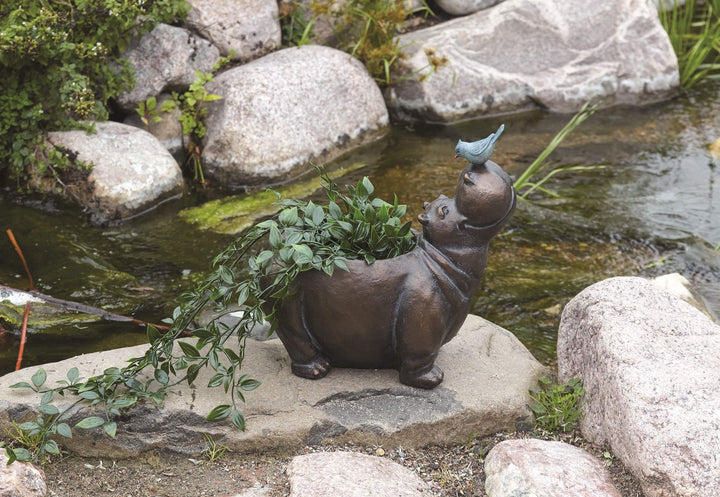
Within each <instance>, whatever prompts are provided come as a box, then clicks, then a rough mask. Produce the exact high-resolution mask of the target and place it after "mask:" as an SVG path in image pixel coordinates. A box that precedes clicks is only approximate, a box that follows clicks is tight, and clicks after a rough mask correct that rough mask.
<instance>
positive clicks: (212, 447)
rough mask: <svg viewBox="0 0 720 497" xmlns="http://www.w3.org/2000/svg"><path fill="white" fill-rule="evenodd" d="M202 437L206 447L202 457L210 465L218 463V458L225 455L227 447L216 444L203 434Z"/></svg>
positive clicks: (212, 439) (210, 437)
mask: <svg viewBox="0 0 720 497" xmlns="http://www.w3.org/2000/svg"><path fill="white" fill-rule="evenodd" d="M203 436H204V437H205V443H206V445H207V447H205V450H204V451H203V455H204V456H205V457H206V458H207V460H208V463H210V464H211V463H214V462H217V461H219V460H220V458H221V457H222V456H224V455H225V452H227V451H228V447H227V445H223V444H220V443H217V442H216V441H215V439H214V438H213V437H212V436H211V435H208V434H207V433H203Z"/></svg>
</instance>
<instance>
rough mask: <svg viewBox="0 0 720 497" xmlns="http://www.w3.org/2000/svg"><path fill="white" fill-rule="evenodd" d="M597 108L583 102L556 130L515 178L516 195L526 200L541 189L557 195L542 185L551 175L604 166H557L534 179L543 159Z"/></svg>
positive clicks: (543, 165)
mask: <svg viewBox="0 0 720 497" xmlns="http://www.w3.org/2000/svg"><path fill="white" fill-rule="evenodd" d="M595 110H597V105H590V103H589V102H587V103H585V105H583V106H582V107H581V108H580V110H579V111H578V112H577V114H575V115H574V116H573V117H572V119H570V121H568V123H567V124H566V125H565V126H563V128H562V129H561V130H560V131H559V132H558V134H557V135H555V137H554V138H553V139H552V140H551V141H550V143H549V144H548V145H547V146H546V147H545V149H544V150H543V151H542V152H541V153H540V155H538V157H537V158H536V159H535V160H534V161H533V162H532V164H530V165H529V166H528V167H527V169H525V171H524V172H523V173H522V174H521V175H520V176H519V177H518V178H517V179H516V180H515V183H514V186H515V190H516V191H517V192H518V197H519V198H521V199H524V200H527V197H528V195H530V194H531V193H532V192H534V191H535V190H538V191H541V192H543V193H545V194H547V195H550V196H553V197H557V196H558V195H557V194H556V193H555V192H553V191H551V190H548V189H547V188H545V187H544V186H543V185H544V184H545V183H546V182H547V181H548V180H549V179H550V178H552V177H553V176H555V175H556V174H558V173H561V172H567V171H585V170H590V169H601V168H603V167H604V166H570V167H559V168H556V169H553V170H551V171H550V172H548V173H547V174H545V176H543V177H542V178H541V179H539V180H536V179H535V178H536V177H537V176H539V175H540V173H541V172H543V170H544V169H545V165H546V164H545V159H547V157H548V156H549V155H550V154H551V153H552V152H553V150H555V149H556V148H557V146H558V145H560V143H562V141H563V140H564V139H565V137H566V136H567V135H569V134H570V133H572V132H573V130H575V128H577V127H578V126H579V125H580V124H582V123H583V122H584V121H585V120H586V119H587V118H588V117H590V116H591V115H593V113H594V112H595Z"/></svg>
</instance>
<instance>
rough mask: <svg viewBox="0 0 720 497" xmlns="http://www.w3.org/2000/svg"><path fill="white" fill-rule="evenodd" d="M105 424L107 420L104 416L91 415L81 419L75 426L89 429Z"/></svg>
mask: <svg viewBox="0 0 720 497" xmlns="http://www.w3.org/2000/svg"><path fill="white" fill-rule="evenodd" d="M104 424H105V420H104V419H103V418H101V417H98V416H90V417H87V418H85V419H83V420H81V421H80V422H79V423H78V424H76V425H75V427H76V428H82V429H84V430H89V429H91V428H97V427H98V426H102V425H104Z"/></svg>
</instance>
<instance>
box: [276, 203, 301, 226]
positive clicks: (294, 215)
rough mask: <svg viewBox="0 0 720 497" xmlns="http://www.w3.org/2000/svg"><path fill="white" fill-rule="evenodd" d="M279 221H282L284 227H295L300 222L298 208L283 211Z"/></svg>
mask: <svg viewBox="0 0 720 497" xmlns="http://www.w3.org/2000/svg"><path fill="white" fill-rule="evenodd" d="M278 221H280V224H282V225H283V226H295V223H297V221H298V211H297V207H291V208H290V209H283V210H281V211H280V215H279V216H278Z"/></svg>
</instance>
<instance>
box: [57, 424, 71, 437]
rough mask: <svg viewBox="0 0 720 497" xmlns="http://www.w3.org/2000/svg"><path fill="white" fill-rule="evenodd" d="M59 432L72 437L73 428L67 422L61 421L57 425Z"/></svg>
mask: <svg viewBox="0 0 720 497" xmlns="http://www.w3.org/2000/svg"><path fill="white" fill-rule="evenodd" d="M57 432H58V434H59V435H61V436H63V437H65V438H72V429H71V428H70V425H68V424H67V423H60V424H59V425H57Z"/></svg>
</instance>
